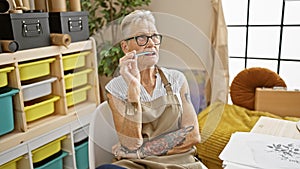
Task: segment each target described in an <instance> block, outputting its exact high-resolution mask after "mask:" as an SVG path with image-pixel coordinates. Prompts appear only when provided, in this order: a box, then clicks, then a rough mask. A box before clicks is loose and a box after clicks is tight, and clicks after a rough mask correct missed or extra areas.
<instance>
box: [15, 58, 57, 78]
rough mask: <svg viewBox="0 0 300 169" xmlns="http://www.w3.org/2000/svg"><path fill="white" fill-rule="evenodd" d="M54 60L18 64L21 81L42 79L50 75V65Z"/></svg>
mask: <svg viewBox="0 0 300 169" xmlns="http://www.w3.org/2000/svg"><path fill="white" fill-rule="evenodd" d="M54 61H55V58H49V59H43V60H38V61H33V62H29V63H21V64H19V66H18V67H19V70H20V79H21V81H25V80H30V79H34V78H38V77H43V76H46V75H49V74H50V63H52V62H54Z"/></svg>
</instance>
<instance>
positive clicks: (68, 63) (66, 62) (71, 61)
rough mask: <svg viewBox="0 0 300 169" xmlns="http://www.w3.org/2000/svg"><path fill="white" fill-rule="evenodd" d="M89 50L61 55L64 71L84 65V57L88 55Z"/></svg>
mask: <svg viewBox="0 0 300 169" xmlns="http://www.w3.org/2000/svg"><path fill="white" fill-rule="evenodd" d="M90 53H91V52H89V51H84V52H78V53H74V54H69V55H64V56H63V57H62V60H63V67H64V71H67V70H72V69H76V68H80V67H84V66H85V57H86V56H87V55H89V54H90Z"/></svg>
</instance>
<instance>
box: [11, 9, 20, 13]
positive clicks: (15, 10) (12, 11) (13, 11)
mask: <svg viewBox="0 0 300 169" xmlns="http://www.w3.org/2000/svg"><path fill="white" fill-rule="evenodd" d="M9 13H23V10H22V9H12V10H9Z"/></svg>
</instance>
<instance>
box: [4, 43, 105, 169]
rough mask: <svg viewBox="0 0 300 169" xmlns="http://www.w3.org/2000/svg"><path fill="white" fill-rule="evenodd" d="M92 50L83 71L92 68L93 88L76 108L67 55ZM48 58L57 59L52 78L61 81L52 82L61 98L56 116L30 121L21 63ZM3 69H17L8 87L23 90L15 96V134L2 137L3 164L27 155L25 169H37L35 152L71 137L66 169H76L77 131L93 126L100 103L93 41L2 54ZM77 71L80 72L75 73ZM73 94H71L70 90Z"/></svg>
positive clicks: (90, 77) (56, 105) (67, 144)
mask: <svg viewBox="0 0 300 169" xmlns="http://www.w3.org/2000/svg"><path fill="white" fill-rule="evenodd" d="M83 51H89V54H88V55H86V56H85V66H84V67H83V68H82V67H81V69H92V72H90V73H88V82H87V85H89V86H91V88H90V89H89V90H88V91H87V94H86V99H85V101H82V102H80V103H76V104H75V105H72V106H68V105H67V102H68V100H67V97H66V93H67V90H66V87H65V85H66V84H65V80H64V76H65V71H64V67H63V56H65V55H67V54H72V53H75V52H83ZM46 58H55V61H54V62H52V63H50V76H51V77H56V78H57V80H56V81H55V82H53V83H52V94H53V95H55V96H59V97H60V99H59V100H58V101H56V102H55V103H54V105H55V106H54V107H55V110H54V113H53V114H51V115H48V116H45V117H42V118H40V119H38V120H34V121H32V122H27V120H26V113H25V111H24V108H25V102H24V100H23V93H22V89H21V86H22V81H21V80H20V71H19V64H22V63H27V62H31V61H35V60H42V59H46ZM0 66H1V67H5V66H13V67H14V68H15V69H14V70H13V71H11V72H9V73H8V86H9V87H13V88H18V89H20V92H19V93H18V94H16V95H15V96H13V104H14V106H13V107H14V117H15V118H14V123H15V128H14V130H13V131H12V132H10V133H7V134H4V135H2V136H0V145H1V146H0V165H2V164H4V163H6V162H8V161H10V160H12V159H14V158H17V157H19V156H23V157H25V158H23V159H22V160H20V161H19V163H20V164H22V165H24V166H23V168H33V165H32V159H31V155H32V154H31V151H32V150H33V149H35V148H37V147H39V146H42V145H43V144H46V143H47V142H50V141H52V140H53V139H56V138H59V137H61V136H63V135H67V136H68V137H67V138H68V139H66V140H65V141H64V142H63V149H66V151H67V152H69V156H68V157H67V158H66V159H70V161H69V162H67V163H66V165H67V166H64V167H65V168H74V166H75V163H76V161H75V157H74V147H73V146H74V145H73V144H74V143H73V138H72V137H73V131H74V130H76V129H78V128H81V127H82V126H83V125H89V121H90V117H91V113H93V111H94V110H95V109H96V107H97V106H98V105H99V104H100V95H99V82H98V71H97V57H96V45H95V41H94V39H93V38H90V39H89V40H86V41H80V42H74V43H71V44H70V45H69V46H68V48H66V47H64V46H47V47H41V48H34V49H29V50H23V51H18V52H15V53H2V54H0ZM74 72H76V69H75V70H74ZM68 92H69V91H68Z"/></svg>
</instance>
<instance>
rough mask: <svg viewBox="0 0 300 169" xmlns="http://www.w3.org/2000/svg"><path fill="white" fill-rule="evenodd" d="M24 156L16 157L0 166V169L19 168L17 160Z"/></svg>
mask: <svg viewBox="0 0 300 169" xmlns="http://www.w3.org/2000/svg"><path fill="white" fill-rule="evenodd" d="M22 158H23V157H18V158H15V159H13V160H11V161H9V162H7V163H5V164H3V165H1V166H0V169H17V162H18V161H19V160H21V159H22Z"/></svg>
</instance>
